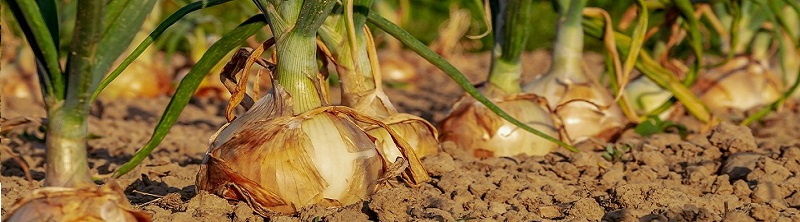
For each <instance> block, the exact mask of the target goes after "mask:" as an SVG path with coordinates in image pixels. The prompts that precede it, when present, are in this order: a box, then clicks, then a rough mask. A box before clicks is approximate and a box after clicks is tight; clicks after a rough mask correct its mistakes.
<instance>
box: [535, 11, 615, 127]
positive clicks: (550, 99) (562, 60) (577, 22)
mask: <svg viewBox="0 0 800 222" xmlns="http://www.w3.org/2000/svg"><path fill="white" fill-rule="evenodd" d="M586 2H587V1H586V0H559V1H557V3H558V6H559V7H558V8H559V15H560V16H559V20H558V28H557V29H558V30H557V34H556V43H555V48H554V49H553V63H552V65H551V67H550V70H549V71H548V72H547V73H546V74H544V75H543V76H541V77H540V78H538V79H536V80H534V81H533V82H531V83H529V84H528V85H526V86H525V87H524V88H523V90H524V91H525V92H530V93H534V94H536V95H538V96H540V97H544V98H545V99H546V100H547V104H548V106H549V108H550V109H551V110H553V111H554V113H555V115H556V120H557V124H556V125H561V127H563V130H564V131H565V132H564V134H565V136H566V139H568V140H569V141H570V142H573V143H577V142H581V141H585V140H588V139H590V138H597V139H604V140H609V139H611V138H612V137H614V136H616V135H617V134H618V133H619V132H620V130H621V129H622V128H623V126H624V125H625V124H626V123H625V121H626V118H625V116H624V115H623V113H622V111H621V109H620V108H619V106H617V104H616V102H615V101H614V99H613V98H612V97H611V94H610V93H609V92H608V90H607V89H606V88H604V87H602V86H601V85H600V84H599V83H598V82H597V80H596V79H595V78H593V77H592V76H589V75H587V74H586V73H585V72H584V70H583V67H582V66H581V64H582V63H583V26H582V24H581V23H582V20H583V17H582V11H583V8H584V7H585V5H586ZM587 126H592V127H587Z"/></svg>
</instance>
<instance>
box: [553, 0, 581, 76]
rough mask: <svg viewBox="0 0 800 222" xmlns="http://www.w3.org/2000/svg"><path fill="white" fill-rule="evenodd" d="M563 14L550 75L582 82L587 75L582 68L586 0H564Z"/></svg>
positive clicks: (559, 24) (559, 23)
mask: <svg viewBox="0 0 800 222" xmlns="http://www.w3.org/2000/svg"><path fill="white" fill-rule="evenodd" d="M559 3H561V13H560V14H561V16H560V18H559V22H558V33H557V34H556V43H555V48H554V49H553V64H552V65H551V66H550V71H549V75H555V77H556V78H558V79H570V80H572V81H578V82H582V81H585V79H586V77H585V76H584V75H583V70H581V62H582V61H583V26H582V25H581V22H582V20H583V17H582V16H583V15H582V11H583V7H584V6H585V5H586V0H562V1H559Z"/></svg>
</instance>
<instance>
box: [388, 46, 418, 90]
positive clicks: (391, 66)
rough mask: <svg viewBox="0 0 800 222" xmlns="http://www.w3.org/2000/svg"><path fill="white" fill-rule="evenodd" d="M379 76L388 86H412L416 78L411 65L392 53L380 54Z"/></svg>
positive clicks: (415, 71) (414, 69) (415, 72)
mask: <svg viewBox="0 0 800 222" xmlns="http://www.w3.org/2000/svg"><path fill="white" fill-rule="evenodd" d="M380 65H381V75H383V81H384V82H386V83H389V84H413V83H414V82H415V81H416V80H417V78H418V76H417V70H416V68H414V66H413V65H411V63H409V62H407V61H406V60H404V59H403V58H402V57H401V56H400V55H397V54H394V53H381V54H380Z"/></svg>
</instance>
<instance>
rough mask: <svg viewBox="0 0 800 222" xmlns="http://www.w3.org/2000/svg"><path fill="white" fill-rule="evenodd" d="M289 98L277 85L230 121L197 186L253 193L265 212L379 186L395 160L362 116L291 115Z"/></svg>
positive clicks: (335, 201) (324, 110)
mask: <svg viewBox="0 0 800 222" xmlns="http://www.w3.org/2000/svg"><path fill="white" fill-rule="evenodd" d="M276 86H277V85H276ZM275 91H277V94H276V93H274V92H275ZM275 95H279V96H275ZM290 100H291V98H288V94H286V93H285V92H284V91H283V90H282V88H281V87H280V86H277V87H276V88H275V89H274V91H273V93H271V94H268V95H267V96H265V97H263V98H262V99H260V100H258V101H257V102H256V104H255V105H254V106H253V108H252V109H250V110H249V111H248V112H247V113H245V114H244V115H242V116H240V117H239V118H236V119H235V120H234V121H232V122H230V123H229V124H228V125H226V126H224V127H223V128H222V129H221V130H220V131H219V132H218V134H217V135H215V138H213V141H212V142H211V150H210V151H209V152H208V154H207V156H206V159H205V160H204V164H203V165H202V166H201V169H200V172H199V173H198V176H197V189H198V190H206V191H209V192H212V193H215V194H217V195H220V196H222V197H224V198H227V199H231V200H243V201H247V202H248V203H249V204H250V205H251V206H253V207H254V209H255V210H256V211H257V212H258V213H260V214H262V215H271V214H275V213H284V214H290V213H294V212H296V210H297V209H299V208H301V207H304V206H308V205H311V204H322V205H325V206H344V205H348V204H352V203H355V202H357V201H360V200H363V199H366V198H367V197H368V196H369V195H370V194H372V193H373V192H374V191H376V190H377V188H378V183H379V179H380V178H381V177H382V176H385V175H384V173H385V172H384V171H385V169H386V168H387V165H385V164H387V163H389V161H388V160H386V159H384V158H383V156H382V155H381V153H380V152H379V151H378V148H377V146H376V143H375V142H373V139H374V138H373V137H371V136H369V135H368V134H367V133H365V132H364V130H362V129H361V128H360V127H359V126H358V125H357V124H356V122H358V121H357V120H356V119H353V116H352V115H346V114H344V113H342V112H340V111H336V109H330V108H329V107H320V108H317V109H313V110H311V111H308V112H306V113H303V114H300V115H292V114H291V113H292V109H291V107H290V105H289V104H290V103H291V102H289V101H290ZM350 110H352V109H350ZM365 118H366V117H365ZM394 142H397V141H394ZM403 146H404V147H408V146H407V145H406V144H403ZM403 157H404V158H409V157H408V156H407V155H403ZM413 158H416V157H413ZM416 162H417V163H418V160H417V161H416ZM418 167H421V165H418ZM418 169H422V168H418ZM424 177H425V178H427V174H426V175H424ZM423 180H426V179H423Z"/></svg>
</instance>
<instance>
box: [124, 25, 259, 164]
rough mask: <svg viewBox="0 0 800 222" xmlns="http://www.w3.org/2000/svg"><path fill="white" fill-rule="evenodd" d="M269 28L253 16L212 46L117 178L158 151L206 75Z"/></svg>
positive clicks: (187, 76)
mask: <svg viewBox="0 0 800 222" xmlns="http://www.w3.org/2000/svg"><path fill="white" fill-rule="evenodd" d="M266 25H267V22H266V20H265V18H264V16H262V15H260V14H259V15H256V16H253V17H251V18H250V19H248V20H247V21H245V22H243V23H242V24H241V25H239V26H238V27H236V28H235V29H233V30H231V31H230V32H228V33H227V34H225V35H224V36H222V38H221V39H220V40H219V41H217V42H215V43H214V44H213V45H211V47H210V48H209V49H208V51H207V52H206V53H205V54H203V57H202V58H201V59H200V61H198V62H197V64H196V65H195V66H194V67H192V69H191V70H190V71H189V73H188V74H186V77H184V78H183V80H181V83H180V85H178V89H177V90H176V92H175V95H174V96H173V97H172V99H171V100H170V101H169V104H168V105H167V108H166V109H165V110H164V114H163V115H162V116H161V119H160V120H159V121H158V124H157V125H156V128H155V129H154V130H153V135H152V136H151V137H150V140H149V141H148V142H147V144H145V145H144V146H143V147H142V149H140V150H138V151H137V152H136V154H134V156H133V158H131V160H129V161H128V162H127V163H125V164H124V165H122V166H121V167H120V168H119V169H118V170H117V172H115V173H114V176H113V177H114V178H119V177H120V176H122V175H125V174H126V173H128V172H130V171H131V170H133V168H135V167H136V166H137V165H139V163H141V162H142V160H144V158H146V157H147V156H148V155H150V153H151V152H152V151H153V149H155V148H156V146H158V144H160V143H161V141H162V140H163V139H164V137H165V136H166V134H167V133H168V132H169V129H170V128H172V125H174V124H175V122H176V121H177V120H178V115H180V113H181V111H182V110H183V108H184V107H186V105H187V104H188V103H189V100H190V99H191V97H192V95H193V93H194V91H195V90H196V89H197V87H198V86H199V85H200V82H201V81H202V80H203V78H204V77H205V74H206V73H208V72H209V71H210V70H211V69H212V68H213V67H214V66H215V65H216V64H217V63H218V62H219V61H220V60H222V58H224V57H225V55H227V54H228V52H230V51H232V50H233V49H235V48H236V47H238V46H240V45H241V44H242V43H244V42H245V40H246V39H247V38H249V37H250V36H252V35H254V34H255V33H256V32H257V31H258V30H261V29H262V28H263V27H264V26H266Z"/></svg>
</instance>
